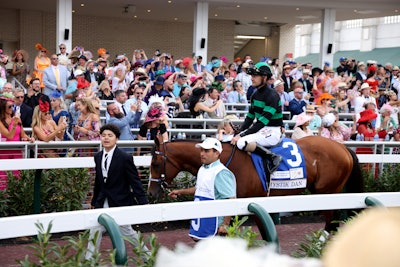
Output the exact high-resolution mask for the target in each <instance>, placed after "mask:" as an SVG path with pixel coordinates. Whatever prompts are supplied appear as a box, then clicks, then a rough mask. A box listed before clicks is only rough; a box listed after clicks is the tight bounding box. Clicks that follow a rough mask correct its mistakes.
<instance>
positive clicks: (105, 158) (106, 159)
mask: <svg viewBox="0 0 400 267" xmlns="http://www.w3.org/2000/svg"><path fill="white" fill-rule="evenodd" d="M107 161H108V154H105V155H104V169H105V170H106V172H107V171H108V170H107V169H108V168H107ZM107 175H108V174H107ZM105 182H107V177H105V178H104V183H105Z"/></svg>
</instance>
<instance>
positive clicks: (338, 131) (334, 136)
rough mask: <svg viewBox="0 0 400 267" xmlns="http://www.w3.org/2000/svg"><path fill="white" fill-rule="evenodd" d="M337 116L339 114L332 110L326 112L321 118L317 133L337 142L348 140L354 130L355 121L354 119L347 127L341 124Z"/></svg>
mask: <svg viewBox="0 0 400 267" xmlns="http://www.w3.org/2000/svg"><path fill="white" fill-rule="evenodd" d="M338 118H339V116H336V115H335V114H334V113H332V112H330V113H328V114H326V115H325V116H324V117H323V118H322V127H321V129H320V131H319V135H320V136H322V137H325V138H328V139H331V140H333V141H336V142H339V143H343V142H344V141H348V140H350V137H351V135H352V134H354V133H355V132H356V125H357V124H356V122H355V121H354V124H353V127H352V128H348V127H346V126H345V125H343V124H341V123H340V122H339V120H338Z"/></svg>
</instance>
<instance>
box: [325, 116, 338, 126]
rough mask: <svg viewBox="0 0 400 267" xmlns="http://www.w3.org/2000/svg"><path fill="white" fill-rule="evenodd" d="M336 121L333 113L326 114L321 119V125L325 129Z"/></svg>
mask: <svg viewBox="0 0 400 267" xmlns="http://www.w3.org/2000/svg"><path fill="white" fill-rule="evenodd" d="M335 121H336V116H335V114H333V113H328V114H326V115H325V116H324V117H322V125H323V126H325V127H330V126H332V125H333V124H334V123H335Z"/></svg>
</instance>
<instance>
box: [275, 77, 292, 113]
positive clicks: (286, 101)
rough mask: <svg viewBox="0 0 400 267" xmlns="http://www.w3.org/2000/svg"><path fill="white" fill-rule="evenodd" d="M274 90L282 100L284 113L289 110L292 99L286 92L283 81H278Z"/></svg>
mask: <svg viewBox="0 0 400 267" xmlns="http://www.w3.org/2000/svg"><path fill="white" fill-rule="evenodd" d="M274 89H275V91H276V92H277V93H278V95H279V97H280V98H281V102H282V111H286V110H288V108H289V102H290V101H291V100H292V98H291V96H290V95H289V94H288V93H287V92H285V83H284V82H283V81H281V80H276V81H275V82H274Z"/></svg>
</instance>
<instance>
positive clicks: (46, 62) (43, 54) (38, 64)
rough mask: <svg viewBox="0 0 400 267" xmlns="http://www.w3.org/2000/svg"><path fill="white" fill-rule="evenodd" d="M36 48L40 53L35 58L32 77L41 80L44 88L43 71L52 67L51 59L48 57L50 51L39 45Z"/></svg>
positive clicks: (41, 85)
mask: <svg viewBox="0 0 400 267" xmlns="http://www.w3.org/2000/svg"><path fill="white" fill-rule="evenodd" d="M35 48H36V50H39V53H38V55H37V56H36V57H35V61H34V65H33V73H32V77H33V78H39V80H40V88H44V83H43V71H44V70H45V69H46V68H48V67H49V66H50V64H51V61H50V58H49V57H48V56H47V53H48V51H47V49H46V48H44V47H43V46H42V45H41V44H39V43H38V44H36V45H35Z"/></svg>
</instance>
